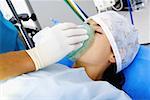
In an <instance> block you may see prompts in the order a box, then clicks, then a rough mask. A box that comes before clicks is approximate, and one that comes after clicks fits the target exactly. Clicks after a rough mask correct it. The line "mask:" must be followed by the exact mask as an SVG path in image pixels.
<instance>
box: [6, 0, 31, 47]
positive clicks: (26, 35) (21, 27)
mask: <svg viewBox="0 0 150 100" xmlns="http://www.w3.org/2000/svg"><path fill="white" fill-rule="evenodd" d="M6 2H7V4H8V6H9V8H10V10H11V11H12V13H13V15H14V17H15V18H16V20H17V23H18V24H19V26H18V27H19V31H20V33H21V35H22V36H23V38H24V40H25V43H26V45H27V47H28V48H29V49H31V48H33V47H34V45H33V43H32V41H31V39H30V38H29V36H28V34H27V32H26V30H25V28H24V27H23V24H22V22H21V20H20V19H19V17H18V14H17V12H16V10H15V8H14V6H13V4H12V2H11V0H6Z"/></svg>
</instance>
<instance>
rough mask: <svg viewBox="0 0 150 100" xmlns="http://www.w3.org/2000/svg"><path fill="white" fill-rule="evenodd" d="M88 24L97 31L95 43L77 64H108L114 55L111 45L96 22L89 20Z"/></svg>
mask: <svg viewBox="0 0 150 100" xmlns="http://www.w3.org/2000/svg"><path fill="white" fill-rule="evenodd" d="M88 24H89V25H90V26H91V27H93V29H94V31H95V38H94V42H93V44H92V45H91V46H90V48H89V49H88V50H87V51H86V52H85V54H84V55H82V56H81V57H80V58H79V59H78V60H77V62H80V63H82V64H83V65H91V66H99V65H101V64H105V63H107V62H108V59H109V57H110V54H112V51H111V46H110V43H109V41H108V39H107V37H106V35H105V33H104V32H103V30H102V28H101V27H100V26H99V25H98V24H97V23H96V22H95V21H93V20H89V21H88Z"/></svg>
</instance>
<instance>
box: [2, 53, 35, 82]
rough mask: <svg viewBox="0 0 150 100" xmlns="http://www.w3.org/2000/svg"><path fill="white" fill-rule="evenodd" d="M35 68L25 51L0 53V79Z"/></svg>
mask: <svg viewBox="0 0 150 100" xmlns="http://www.w3.org/2000/svg"><path fill="white" fill-rule="evenodd" d="M34 70H35V65H34V63H33V61H32V59H31V58H30V56H29V55H28V54H27V53H26V52H25V51H16V52H9V53H5V54H1V55H0V80H4V79H8V78H10V77H13V76H17V75H21V74H23V73H28V72H31V71H34Z"/></svg>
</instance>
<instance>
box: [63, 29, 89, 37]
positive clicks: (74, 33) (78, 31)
mask: <svg viewBox="0 0 150 100" xmlns="http://www.w3.org/2000/svg"><path fill="white" fill-rule="evenodd" d="M64 34H65V36H68V37H71V36H78V35H86V34H87V30H85V29H83V28H74V29H68V30H66V31H64Z"/></svg>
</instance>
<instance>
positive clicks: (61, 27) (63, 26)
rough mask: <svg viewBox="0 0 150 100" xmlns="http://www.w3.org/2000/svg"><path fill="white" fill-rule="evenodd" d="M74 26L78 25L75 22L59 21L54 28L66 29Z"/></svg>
mask: <svg viewBox="0 0 150 100" xmlns="http://www.w3.org/2000/svg"><path fill="white" fill-rule="evenodd" d="M74 27H77V25H76V24H74V23H59V24H57V25H55V26H53V27H52V28H56V29H61V30H66V29H71V28H74Z"/></svg>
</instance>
